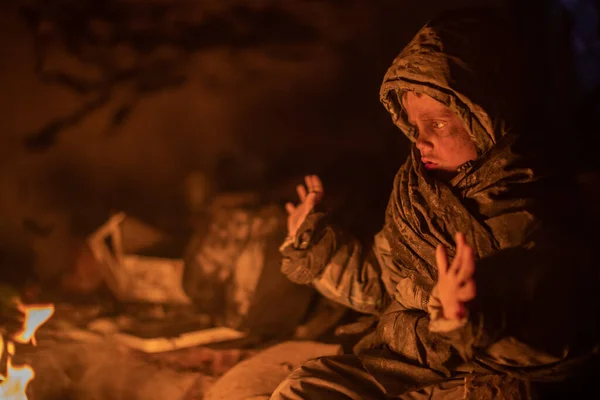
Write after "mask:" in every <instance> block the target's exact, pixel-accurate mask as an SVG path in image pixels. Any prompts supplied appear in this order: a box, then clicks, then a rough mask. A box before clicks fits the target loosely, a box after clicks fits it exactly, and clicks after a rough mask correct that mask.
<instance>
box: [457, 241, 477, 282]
mask: <svg viewBox="0 0 600 400" xmlns="http://www.w3.org/2000/svg"><path fill="white" fill-rule="evenodd" d="M474 273H475V257H474V256H473V248H472V247H471V246H469V245H468V244H464V245H463V251H462V259H461V263H460V267H459V269H458V273H457V278H458V279H459V280H460V281H466V280H468V279H471V278H472V277H473V274H474Z"/></svg>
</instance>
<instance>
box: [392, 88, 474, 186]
mask: <svg viewBox="0 0 600 400" xmlns="http://www.w3.org/2000/svg"><path fill="white" fill-rule="evenodd" d="M402 100H403V106H404V109H405V110H406V113H407V115H408V121H409V122H410V123H411V124H412V125H414V126H415V128H416V130H417V133H418V135H417V141H416V146H417V149H419V152H420V153H421V161H422V162H423V164H424V166H425V168H426V169H428V170H431V171H433V172H434V174H435V175H436V176H437V177H438V178H441V179H451V178H452V177H453V176H454V175H455V174H456V170H457V168H458V167H460V166H461V165H462V164H464V163H466V162H467V161H471V160H475V159H476V158H477V147H476V146H475V143H474V142H473V141H472V140H471V137H470V136H469V133H468V132H467V129H466V128H465V126H464V123H463V121H462V119H460V117H459V116H458V115H457V114H456V113H454V112H453V111H452V110H450V109H449V108H448V107H446V106H445V105H444V104H442V103H440V102H438V101H437V100H434V99H433V98H431V97H429V96H427V95H424V94H416V93H414V92H406V93H405V94H404V96H403V97H402Z"/></svg>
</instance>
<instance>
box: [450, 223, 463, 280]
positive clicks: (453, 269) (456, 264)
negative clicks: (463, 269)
mask: <svg viewBox="0 0 600 400" xmlns="http://www.w3.org/2000/svg"><path fill="white" fill-rule="evenodd" d="M454 240H455V241H456V254H455V255H454V258H453V259H452V264H450V268H449V269H448V272H449V273H453V274H457V273H458V270H459V269H460V266H461V263H462V256H463V247H464V246H463V245H464V236H463V234H462V233H460V232H457V233H456V235H455V237H454Z"/></svg>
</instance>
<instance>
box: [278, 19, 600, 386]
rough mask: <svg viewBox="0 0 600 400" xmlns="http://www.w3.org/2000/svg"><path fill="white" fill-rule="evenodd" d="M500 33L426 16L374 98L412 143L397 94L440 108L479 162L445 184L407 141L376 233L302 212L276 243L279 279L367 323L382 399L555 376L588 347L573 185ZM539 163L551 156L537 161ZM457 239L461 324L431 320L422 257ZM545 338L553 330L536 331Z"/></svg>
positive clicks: (437, 306) (433, 302)
mask: <svg viewBox="0 0 600 400" xmlns="http://www.w3.org/2000/svg"><path fill="white" fill-rule="evenodd" d="M511 32H512V29H511V26H509V25H508V24H507V23H505V22H504V21H502V20H500V19H498V18H496V17H495V16H494V15H491V14H489V13H487V12H480V11H476V12H472V13H464V12H460V13H454V12H450V13H446V14H445V15H443V16H441V17H439V18H436V19H435V20H432V21H430V22H429V23H428V24H427V25H426V26H425V27H423V28H422V29H421V30H420V31H419V32H418V33H417V34H416V36H415V37H414V39H413V40H412V41H411V42H410V43H409V44H408V45H407V46H406V47H405V48H404V50H403V51H402V52H401V53H400V55H399V56H398V57H397V58H396V59H395V60H394V62H393V64H392V66H391V67H390V68H389V70H388V71H387V73H386V75H385V78H384V81H383V84H382V86H381V91H380V98H381V101H382V103H383V105H384V106H385V107H386V109H387V110H388V112H389V113H390V115H391V116H392V120H393V122H394V123H395V124H396V125H397V126H398V128H400V130H401V131H402V132H403V133H404V134H405V135H406V136H407V137H408V138H409V139H410V140H411V141H413V142H414V141H415V140H416V132H415V128H414V127H413V126H412V125H411V124H409V123H408V120H407V116H406V114H405V112H404V110H403V107H402V104H401V98H402V93H403V92H405V91H414V92H417V93H421V94H425V95H428V96H430V97H432V98H434V99H436V100H437V101H439V102H441V103H443V104H445V105H446V106H448V107H449V108H450V109H451V110H452V111H454V112H455V113H457V114H458V115H459V116H460V118H461V119H462V120H463V121H464V124H465V126H466V127H467V130H468V132H469V133H470V135H471V139H472V140H473V141H474V142H475V144H476V146H477V149H478V153H479V157H478V159H477V160H475V161H474V162H469V163H467V164H465V165H463V166H462V167H460V168H459V171H458V172H457V175H456V176H455V177H454V178H453V179H452V180H451V181H450V182H442V181H439V180H436V179H434V178H433V177H431V176H430V175H429V174H428V172H427V170H425V169H424V168H423V165H422V163H421V161H420V155H419V152H418V150H417V149H416V147H415V146H414V145H413V146H412V150H411V152H410V154H409V156H408V158H407V160H406V162H405V163H404V164H403V165H402V166H401V167H400V169H399V171H398V173H397V175H396V178H395V180H394V184H393V189H392V193H391V195H390V200H389V204H388V207H387V210H386V221H385V226H384V228H383V229H382V231H381V232H380V233H379V234H378V235H377V236H376V237H375V240H374V244H373V246H372V247H365V246H364V245H362V244H361V243H359V242H358V241H356V240H355V239H353V238H352V237H351V236H350V235H348V234H347V233H345V232H342V231H341V230H339V229H337V228H336V227H335V225H333V224H332V223H331V221H330V220H329V219H328V217H327V215H326V214H325V213H322V212H319V211H318V210H317V211H314V212H313V213H312V214H310V215H309V217H308V218H307V219H306V221H305V222H304V224H303V226H302V227H301V228H300V230H299V231H298V234H297V236H296V237H295V238H294V240H292V241H289V242H288V243H286V244H284V246H282V248H281V251H282V254H283V256H284V258H283V263H282V270H283V272H284V273H285V274H286V275H287V276H288V277H289V278H290V279H291V280H293V281H295V282H298V283H310V284H312V285H313V286H314V287H316V288H317V289H318V290H319V291H320V292H321V293H322V294H323V295H325V296H327V297H329V298H332V299H334V300H336V301H338V302H340V303H342V304H345V305H347V306H349V307H351V308H353V309H355V310H357V311H360V312H364V313H370V314H374V315H376V316H377V317H378V323H377V329H376V334H375V336H374V340H373V341H372V342H371V346H370V348H367V349H362V351H361V352H360V354H359V356H360V358H361V360H362V362H363V365H364V367H365V368H366V369H367V370H368V371H369V372H370V373H371V374H372V375H373V376H375V378H376V379H377V380H378V381H379V382H380V383H381V384H382V385H383V386H384V387H386V389H387V390H388V392H389V393H390V394H398V393H404V392H407V391H410V390H416V389H418V388H420V387H424V386H427V385H432V384H437V383H439V382H443V381H444V380H446V379H450V378H456V377H462V376H465V377H467V376H474V375H479V376H484V375H497V374H501V375H511V376H513V377H515V378H517V379H525V380H550V379H560V378H561V377H564V376H566V375H568V374H569V373H571V372H572V371H574V370H575V366H576V365H579V364H580V361H581V360H582V357H583V358H585V356H586V355H587V354H589V353H590V349H591V347H592V346H593V343H595V342H594V340H595V337H596V336H595V316H596V315H597V308H596V302H595V300H594V295H593V292H594V290H595V288H596V287H597V286H596V285H597V281H598V273H597V271H596V269H595V268H594V267H593V265H592V264H591V262H590V258H589V251H588V249H589V246H587V245H586V244H585V238H582V236H583V235H581V234H579V233H580V231H579V228H578V226H579V225H578V223H577V222H575V221H577V220H578V218H579V215H578V211H579V208H578V204H577V203H576V202H575V200H574V199H575V197H576V196H575V194H576V189H575V188H574V187H572V186H569V182H568V181H567V180H565V179H558V178H557V176H556V175H555V174H553V173H552V168H550V166H551V165H550V163H548V159H547V158H544V157H543V156H540V154H536V151H535V147H534V146H533V145H532V144H535V143H534V142H535V139H532V138H534V137H535V138H537V137H540V135H530V136H528V133H527V132H529V131H530V130H531V129H535V123H532V122H531V117H532V116H531V115H527V112H526V111H527V104H528V103H529V102H531V101H535V95H534V94H532V93H529V92H528V91H527V90H526V86H525V83H524V82H526V80H525V79H524V77H522V76H521V75H520V71H521V65H520V64H519V60H520V59H521V56H520V54H519V52H518V47H517V46H515V43H516V38H515V37H511ZM550 161H552V160H550ZM457 232H463V233H464V234H465V236H466V239H467V242H468V243H469V244H470V245H471V246H472V248H473V250H474V254H475V258H476V273H475V281H476V286H477V296H476V298H475V300H473V301H472V302H471V303H469V304H467V308H468V316H467V317H466V318H464V319H463V320H461V321H448V320H445V319H444V318H443V310H442V309H441V303H440V302H439V300H438V298H437V291H436V288H435V283H436V280H437V267H436V264H435V249H436V247H437V245H438V244H440V243H441V244H443V245H444V246H446V248H447V249H448V253H449V256H450V257H452V256H453V254H454V252H455V244H454V241H453V237H454V235H455V234H456V233H457ZM548 332H552V335H548Z"/></svg>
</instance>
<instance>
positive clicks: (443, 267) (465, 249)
mask: <svg viewBox="0 0 600 400" xmlns="http://www.w3.org/2000/svg"><path fill="white" fill-rule="evenodd" d="M435 258H436V263H437V267H438V282H437V286H438V290H439V297H440V302H441V303H442V307H443V309H444V317H445V318H446V319H454V320H456V319H461V318H463V317H464V316H465V307H464V303H465V302H467V301H469V300H472V299H474V298H475V281H474V280H473V273H474V272H475V259H474V257H473V249H472V248H471V246H469V245H468V244H467V243H466V241H465V236H464V235H463V234H462V233H460V232H459V233H457V234H456V256H455V257H454V259H453V260H452V264H451V265H450V267H448V255H447V253H446V248H445V247H444V246H443V245H441V244H440V245H438V247H437V249H436V254H435Z"/></svg>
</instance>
